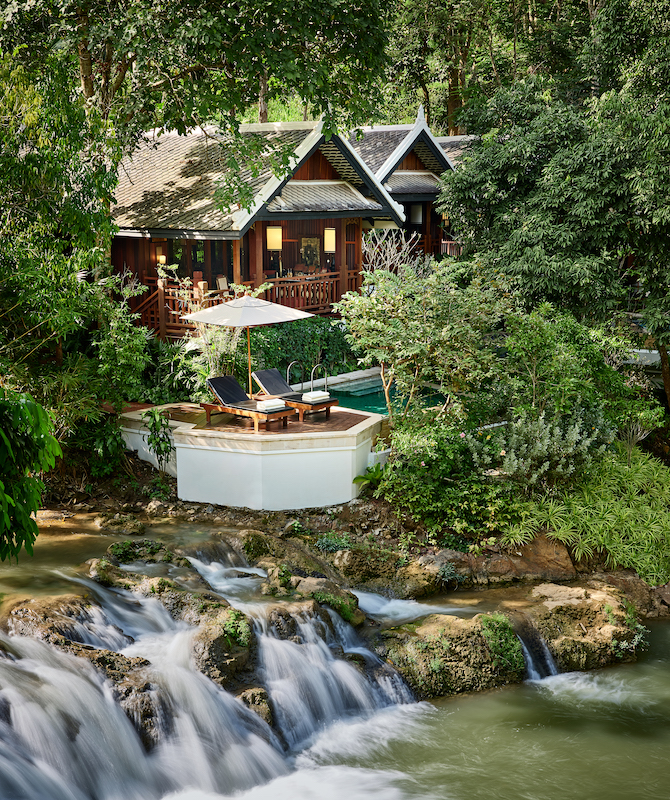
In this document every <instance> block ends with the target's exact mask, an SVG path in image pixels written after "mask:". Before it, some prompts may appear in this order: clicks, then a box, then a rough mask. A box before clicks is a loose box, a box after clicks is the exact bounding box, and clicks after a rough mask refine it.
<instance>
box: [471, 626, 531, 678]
mask: <svg viewBox="0 0 670 800" xmlns="http://www.w3.org/2000/svg"><path fill="white" fill-rule="evenodd" d="M479 624H480V625H481V629H482V636H483V637H484V639H485V641H486V644H487V646H488V648H489V650H490V651H491V655H492V656H493V666H494V667H501V668H502V669H506V670H510V671H513V672H520V673H523V670H524V660H523V650H522V649H521V642H520V641H519V637H518V636H517V635H516V633H514V628H512V625H511V623H510V621H509V619H508V618H507V617H506V616H505V615H504V614H500V613H494V614H482V615H481V616H480V617H479Z"/></svg>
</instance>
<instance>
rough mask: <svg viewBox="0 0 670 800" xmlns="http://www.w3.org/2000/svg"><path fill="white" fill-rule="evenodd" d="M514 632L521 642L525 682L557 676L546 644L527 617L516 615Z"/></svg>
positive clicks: (556, 669)
mask: <svg viewBox="0 0 670 800" xmlns="http://www.w3.org/2000/svg"><path fill="white" fill-rule="evenodd" d="M514 630H515V632H516V635H517V636H518V637H519V641H520V642H521V649H522V651H523V658H524V661H525V663H526V680H529V681H539V680H542V679H543V678H549V677H551V676H552V675H558V667H557V666H556V663H555V661H554V658H553V656H552V655H551V652H550V650H549V648H548V647H547V643H546V642H545V640H544V639H543V638H542V636H541V635H540V632H539V631H538V630H537V628H536V627H535V626H534V625H533V623H532V621H531V620H530V618H529V617H527V616H525V615H518V616H517V617H516V618H515V619H514Z"/></svg>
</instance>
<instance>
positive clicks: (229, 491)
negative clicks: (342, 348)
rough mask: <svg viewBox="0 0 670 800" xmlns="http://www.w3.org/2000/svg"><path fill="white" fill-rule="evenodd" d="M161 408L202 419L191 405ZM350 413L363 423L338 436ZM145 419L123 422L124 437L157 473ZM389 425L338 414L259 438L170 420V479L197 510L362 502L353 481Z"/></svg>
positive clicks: (132, 415) (138, 414)
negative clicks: (188, 412)
mask: <svg viewBox="0 0 670 800" xmlns="http://www.w3.org/2000/svg"><path fill="white" fill-rule="evenodd" d="M159 408H164V409H166V410H170V409H175V410H177V409H179V410H181V411H182V412H183V411H184V410H187V409H188V410H191V411H192V413H193V414H197V413H200V412H202V409H201V408H200V407H199V406H197V405H194V404H188V403H176V404H166V405H164V406H159ZM346 412H348V413H351V414H355V415H357V416H360V418H361V421H360V422H356V423H355V424H353V425H352V426H351V427H348V428H347V429H346V430H337V429H336V428H337V418H338V415H340V414H342V413H346ZM142 413H143V412H142V411H141V410H140V411H129V412H126V413H124V414H122V415H121V432H122V434H123V438H124V440H125V443H126V446H127V447H128V449H130V450H137V453H138V456H139V458H141V459H143V460H144V461H149V462H150V463H152V464H153V465H154V466H157V463H156V458H155V456H154V455H153V453H152V452H151V451H150V450H149V448H148V446H147V437H148V430H147V429H146V427H145V426H144V423H143V421H142ZM202 416H204V414H203V415H202ZM296 419H297V417H296ZM383 419H384V417H382V416H381V415H380V414H372V413H368V412H365V411H357V410H353V409H345V408H341V407H336V408H333V409H332V412H331V421H332V423H334V424H332V423H331V422H330V421H329V420H325V419H322V420H321V421H320V422H319V424H318V425H316V424H315V425H312V426H310V427H311V428H312V430H308V431H307V430H301V428H302V427H304V426H300V425H297V424H296V423H295V422H294V423H292V422H289V423H288V426H287V427H286V428H282V429H280V431H281V432H277V429H276V428H275V429H274V430H273V431H272V432H265V431H263V430H261V431H260V432H259V433H258V434H255V433H253V431H249V430H243V431H242V430H235V429H232V428H228V429H226V426H221V427H219V428H217V427H214V426H213V427H211V428H209V427H203V426H202V424H198V423H197V422H185V421H180V420H175V419H170V428H171V436H172V440H173V443H174V447H175V452H174V453H173V456H172V459H171V461H170V463H169V464H168V466H167V471H168V473H169V474H170V475H172V476H173V477H176V478H177V495H178V497H179V499H180V500H185V501H189V502H198V503H212V504H213V505H221V506H232V507H237V508H251V509H254V510H256V511H290V510H296V509H300V508H315V507H320V506H331V505H340V504H342V503H348V502H349V501H350V500H353V499H354V498H355V497H357V496H358V493H359V491H360V489H359V485H358V484H355V483H354V482H353V481H354V478H355V477H356V476H357V475H361V474H363V473H364V472H365V470H366V468H367V467H368V465H369V464H370V463H372V461H373V460H374V454H372V453H371V449H372V444H373V441H374V439H375V437H376V436H377V434H378V433H379V432H380V430H381V426H382V421H383ZM274 424H275V425H276V424H277V423H274ZM292 427H293V429H294V430H293V431H292V430H291V428H292ZM314 428H322V430H313V429H314Z"/></svg>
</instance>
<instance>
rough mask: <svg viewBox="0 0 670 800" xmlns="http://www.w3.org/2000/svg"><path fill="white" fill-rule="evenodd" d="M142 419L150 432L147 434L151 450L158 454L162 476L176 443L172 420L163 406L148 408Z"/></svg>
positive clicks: (157, 459) (157, 458) (159, 469)
mask: <svg viewBox="0 0 670 800" xmlns="http://www.w3.org/2000/svg"><path fill="white" fill-rule="evenodd" d="M142 421H143V422H144V424H145V425H146V427H147V430H148V431H149V433H148V434H147V436H146V440H147V446H148V448H149V450H150V451H151V452H152V453H153V454H154V455H155V456H156V461H157V462H158V471H159V473H160V475H161V476H162V475H163V474H164V473H165V468H166V466H167V464H168V462H169V460H170V457H171V456H172V453H174V444H173V443H172V437H171V435H170V421H169V419H168V418H167V416H166V414H165V411H164V410H163V409H161V408H156V407H154V408H148V409H147V410H146V411H145V412H143V414H142Z"/></svg>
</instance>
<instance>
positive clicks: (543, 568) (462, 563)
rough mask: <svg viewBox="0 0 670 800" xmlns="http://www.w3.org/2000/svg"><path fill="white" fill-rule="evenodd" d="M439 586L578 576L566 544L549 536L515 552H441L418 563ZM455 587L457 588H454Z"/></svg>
mask: <svg viewBox="0 0 670 800" xmlns="http://www.w3.org/2000/svg"><path fill="white" fill-rule="evenodd" d="M417 563H418V564H420V565H421V566H422V567H423V569H424V570H425V571H426V572H427V573H429V574H431V575H433V576H434V577H435V579H436V580H438V583H442V584H443V585H445V586H449V585H450V584H451V581H452V580H453V581H454V582H455V583H459V584H462V585H463V586H472V585H474V586H494V585H505V584H510V583H518V582H527V583H534V582H536V581H571V580H574V579H575V578H576V577H577V573H576V570H575V567H574V565H573V563H572V560H571V559H570V554H569V553H568V551H567V548H566V547H565V545H563V544H561V543H560V542H554V541H552V540H550V539H548V538H547V537H546V536H537V537H536V538H535V539H533V541H532V542H529V543H528V544H526V545H524V546H523V547H520V548H516V549H514V550H512V551H509V552H508V551H504V550H502V549H501V548H499V547H493V548H489V549H488V550H487V552H486V553H483V554H481V555H479V556H475V555H472V554H470V553H461V552H458V551H457V550H440V551H439V552H437V553H436V554H435V555H426V556H422V557H421V558H420V559H418V561H417ZM452 588H453V586H452Z"/></svg>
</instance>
